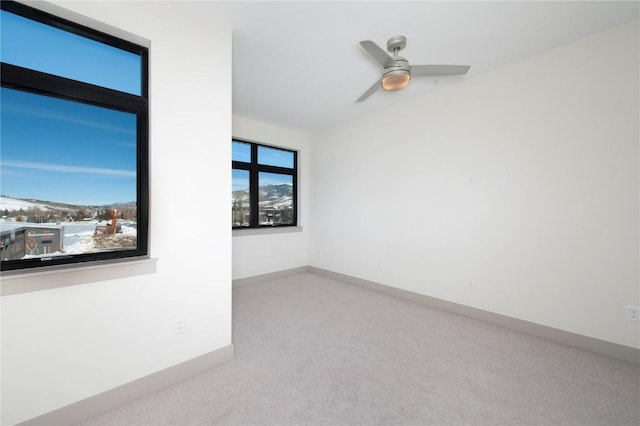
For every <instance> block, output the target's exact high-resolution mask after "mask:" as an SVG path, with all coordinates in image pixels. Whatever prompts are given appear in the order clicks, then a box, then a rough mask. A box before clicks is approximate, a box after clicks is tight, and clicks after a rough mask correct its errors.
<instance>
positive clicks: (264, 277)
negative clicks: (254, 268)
mask: <svg viewBox="0 0 640 426" xmlns="http://www.w3.org/2000/svg"><path fill="white" fill-rule="evenodd" d="M304 272H309V266H300V267H299V268H292V269H285V270H282V271H276V272H270V273H268V274H261V275H255V276H253V277H248V278H239V279H237V280H233V281H232V284H233V287H239V286H243V285H251V284H257V283H260V282H263V281H269V280H277V279H280V278H286V277H290V276H292V275H298V274H302V273H304Z"/></svg>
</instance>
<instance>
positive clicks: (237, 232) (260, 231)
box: [232, 226, 302, 237]
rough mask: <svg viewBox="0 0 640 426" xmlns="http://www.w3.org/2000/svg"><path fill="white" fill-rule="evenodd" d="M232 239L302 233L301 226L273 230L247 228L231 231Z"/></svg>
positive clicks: (274, 228)
mask: <svg viewBox="0 0 640 426" xmlns="http://www.w3.org/2000/svg"><path fill="white" fill-rule="evenodd" d="M232 231H233V236H234V237H246V236H249V235H271V234H290V233H292V232H302V226H281V227H273V228H247V229H233V230H232Z"/></svg>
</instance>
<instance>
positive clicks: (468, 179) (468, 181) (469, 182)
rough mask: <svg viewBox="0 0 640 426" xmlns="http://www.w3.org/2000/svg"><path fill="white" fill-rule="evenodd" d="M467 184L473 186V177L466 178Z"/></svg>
mask: <svg viewBox="0 0 640 426" xmlns="http://www.w3.org/2000/svg"><path fill="white" fill-rule="evenodd" d="M467 183H468V184H469V185H473V184H474V183H475V179H473V176H468V177H467Z"/></svg>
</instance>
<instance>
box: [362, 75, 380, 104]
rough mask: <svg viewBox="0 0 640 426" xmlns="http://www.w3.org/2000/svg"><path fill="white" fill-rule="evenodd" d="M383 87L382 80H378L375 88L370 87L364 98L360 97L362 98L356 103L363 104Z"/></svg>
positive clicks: (363, 95)
mask: <svg viewBox="0 0 640 426" xmlns="http://www.w3.org/2000/svg"><path fill="white" fill-rule="evenodd" d="M381 87H382V80H378V81H376V82H375V83H374V84H373V86H371V87H369V90H367V91H366V92H364V93H363V94H362V96H360V97H359V98H358V100H357V101H356V102H362V101H364V100H365V99H367V98H368V97H369V96H371V95H373V94H374V93H375V92H376V90H378V89H380V88H381Z"/></svg>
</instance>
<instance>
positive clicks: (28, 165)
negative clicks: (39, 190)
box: [1, 161, 136, 177]
mask: <svg viewBox="0 0 640 426" xmlns="http://www.w3.org/2000/svg"><path fill="white" fill-rule="evenodd" d="M1 165H2V167H18V168H22V169H34V170H45V171H50V172H62V173H86V174H93V175H104V176H120V177H136V172H135V171H129V170H117V169H101V168H97V167H78V166H65V165H60V164H47V163H32V162H27V161H3V162H2V164H1Z"/></svg>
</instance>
